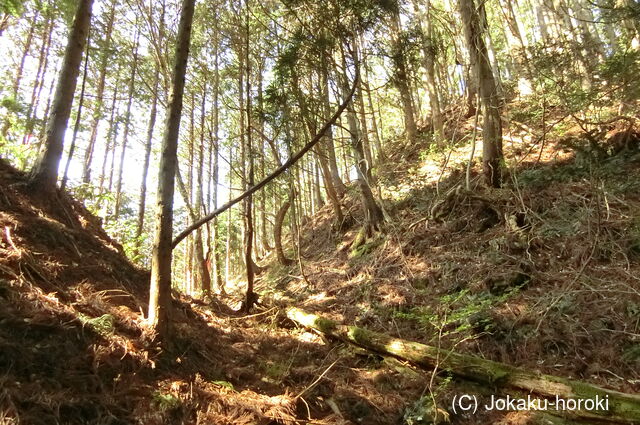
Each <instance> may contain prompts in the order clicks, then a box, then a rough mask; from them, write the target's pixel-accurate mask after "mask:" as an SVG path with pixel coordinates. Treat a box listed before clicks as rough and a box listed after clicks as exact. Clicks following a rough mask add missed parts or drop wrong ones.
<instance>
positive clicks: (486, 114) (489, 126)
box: [458, 0, 503, 187]
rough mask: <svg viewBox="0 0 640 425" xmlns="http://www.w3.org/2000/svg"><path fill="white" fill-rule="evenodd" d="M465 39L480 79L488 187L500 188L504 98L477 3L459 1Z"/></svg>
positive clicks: (484, 154) (484, 157)
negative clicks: (490, 55) (497, 82)
mask: <svg viewBox="0 0 640 425" xmlns="http://www.w3.org/2000/svg"><path fill="white" fill-rule="evenodd" d="M458 6H459V10H460V15H461V17H462V21H463V26H464V32H465V38H466V41H467V46H468V49H469V54H470V56H471V63H472V64H473V66H474V67H475V68H476V73H477V75H478V79H479V82H480V84H479V91H480V97H481V101H482V102H481V103H482V116H483V132H482V140H483V143H482V145H483V148H482V167H483V173H484V177H485V182H486V184H487V185H488V186H492V187H500V186H501V184H502V161H503V155H502V121H501V117H500V98H499V94H498V88H497V85H496V81H495V79H494V76H493V70H492V69H491V63H490V62H489V58H488V53H487V46H486V44H485V42H484V38H483V36H482V26H481V20H480V16H479V15H478V12H477V10H476V6H475V4H474V0H459V2H458Z"/></svg>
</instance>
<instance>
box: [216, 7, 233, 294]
mask: <svg viewBox="0 0 640 425" xmlns="http://www.w3.org/2000/svg"><path fill="white" fill-rule="evenodd" d="M214 25H215V27H214V32H215V35H214V37H215V40H214V57H215V64H214V70H213V86H214V87H213V148H214V157H213V176H212V180H213V209H214V210H216V209H218V182H219V178H220V167H219V158H220V109H219V108H220V64H219V60H220V58H219V55H220V52H219V49H220V47H219V41H218V21H217V20H216V22H215V23H214ZM229 161H231V157H229ZM229 191H231V189H229ZM218 238H219V233H218V218H217V217H216V218H215V219H214V220H213V235H212V239H213V262H214V273H213V275H214V277H215V281H216V282H215V284H216V287H217V288H218V290H219V291H220V293H221V294H224V292H225V291H224V282H223V280H222V271H221V269H222V264H221V263H220V252H219V241H218Z"/></svg>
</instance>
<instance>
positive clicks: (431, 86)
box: [413, 0, 445, 146]
mask: <svg viewBox="0 0 640 425" xmlns="http://www.w3.org/2000/svg"><path fill="white" fill-rule="evenodd" d="M413 7H414V11H415V13H416V14H417V15H418V17H419V20H420V26H421V29H422V31H421V35H422V40H421V41H422V52H423V56H424V67H425V70H426V71H427V72H426V76H427V92H428V94H429V105H430V106H431V124H432V125H433V141H434V142H435V143H436V144H437V145H439V146H444V143H445V139H444V120H443V118H442V108H441V107H440V91H439V90H438V85H437V84H436V71H435V66H436V52H437V46H436V45H435V42H434V38H433V29H432V27H433V26H432V24H431V0H427V2H426V5H425V6H424V10H425V11H424V13H422V12H421V7H420V5H419V4H418V0H413Z"/></svg>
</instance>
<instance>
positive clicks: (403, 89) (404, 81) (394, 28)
mask: <svg viewBox="0 0 640 425" xmlns="http://www.w3.org/2000/svg"><path fill="white" fill-rule="evenodd" d="M399 7H400V6H399V3H398V2H396V3H395V4H394V9H395V10H394V13H393V16H391V18H390V29H391V38H392V40H393V52H392V55H391V60H392V61H393V65H394V71H395V75H394V77H393V81H394V84H395V86H396V87H397V88H398V91H399V92H400V102H401V103H402V112H403V114H404V126H405V130H406V131H407V138H408V139H409V140H410V141H414V140H415V138H416V136H417V134H418V128H417V126H416V119H415V111H414V109H413V102H412V101H411V90H410V89H409V73H408V70H407V59H406V57H405V52H404V46H403V45H402V40H401V32H402V31H401V28H400V10H399Z"/></svg>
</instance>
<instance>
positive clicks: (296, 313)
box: [287, 307, 640, 424]
mask: <svg viewBox="0 0 640 425" xmlns="http://www.w3.org/2000/svg"><path fill="white" fill-rule="evenodd" d="M287 317H288V318H289V319H291V320H292V321H293V322H295V323H297V324H299V325H302V326H304V327H306V328H310V329H314V330H316V331H319V332H322V333H323V334H325V335H326V336H329V337H332V338H335V339H338V340H341V341H344V342H348V343H351V344H355V345H357V346H359V347H362V348H365V349H367V350H370V351H374V352H376V353H380V354H387V355H391V356H394V357H397V358H399V359H402V360H406V361H408V362H410V363H413V364H415V365H416V366H420V367H423V368H428V369H430V370H433V369H434V368H437V369H439V370H443V371H447V372H449V373H451V374H453V375H455V376H458V377H462V378H465V379H467V380H471V381H475V382H478V383H481V384H483V385H490V386H492V387H494V388H511V389H515V390H519V391H525V392H527V393H530V394H535V395H538V396H540V397H541V398H545V399H553V400H556V398H560V399H562V400H565V401H568V400H576V401H578V400H594V399H596V397H598V398H599V399H600V400H603V399H605V400H607V401H608V405H607V406H608V409H606V410H604V409H592V410H587V409H584V408H579V409H575V410H564V409H556V410H555V411H552V409H549V411H548V413H552V414H554V415H559V416H563V417H570V418H575V419H580V420H591V421H599V422H608V423H622V424H640V396H639V395H632V394H625V393H621V392H618V391H613V390H608V389H605V388H600V387H597V386H595V385H591V384H587V383H584V382H580V381H573V380H570V379H565V378H561V377H558V376H552V375H545V374H541V373H538V372H529V371H526V370H523V369H519V368H516V367H513V366H509V365H506V364H504V363H498V362H494V361H491V360H486V359H482V358H480V357H476V356H471V355H464V354H459V353H455V352H453V351H448V350H444V349H439V348H437V347H432V346H429V345H425V344H420V343H417V342H412V341H406V340H403V339H397V338H393V337H390V336H388V335H385V334H381V333H377V332H372V331H369V330H367V329H364V328H359V327H357V326H347V325H341V324H338V323H336V322H334V321H332V320H328V319H325V318H323V317H320V316H317V315H315V314H309V313H307V312H305V311H303V310H300V309H298V308H295V307H291V308H288V309H287ZM554 406H555V405H554Z"/></svg>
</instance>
